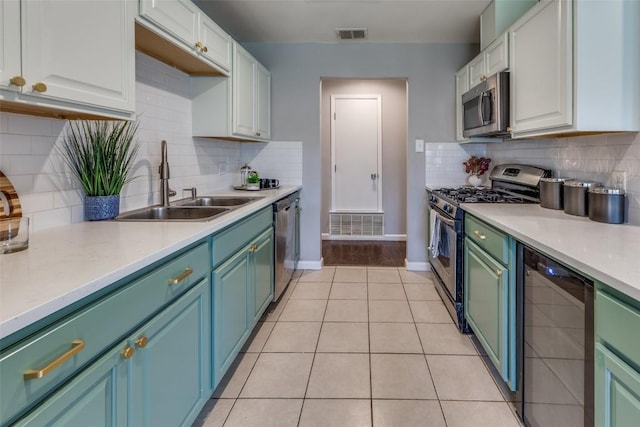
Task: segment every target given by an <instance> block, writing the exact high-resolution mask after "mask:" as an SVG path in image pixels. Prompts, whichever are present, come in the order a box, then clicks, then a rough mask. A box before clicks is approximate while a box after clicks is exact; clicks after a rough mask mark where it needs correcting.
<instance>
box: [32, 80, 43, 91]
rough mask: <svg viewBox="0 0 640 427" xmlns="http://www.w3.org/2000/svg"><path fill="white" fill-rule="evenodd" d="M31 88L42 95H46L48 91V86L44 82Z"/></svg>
mask: <svg viewBox="0 0 640 427" xmlns="http://www.w3.org/2000/svg"><path fill="white" fill-rule="evenodd" d="M31 88H32V89H33V90H34V91H36V92H40V93H45V92H46V91H47V85H46V84H44V83H42V82H38V83H36V84H34V85H33V86H31Z"/></svg>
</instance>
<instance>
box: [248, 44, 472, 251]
mask: <svg viewBox="0 0 640 427" xmlns="http://www.w3.org/2000/svg"><path fill="white" fill-rule="evenodd" d="M243 45H244V46H245V47H246V48H247V49H248V50H249V51H250V52H251V53H252V54H253V55H254V56H255V57H256V58H257V59H258V60H259V61H260V62H261V63H262V64H264V65H265V66H266V67H267V68H268V69H269V70H270V71H271V79H272V80H271V94H272V95H271V119H272V122H271V123H272V139H273V140H275V141H302V142H303V160H302V161H303V177H302V185H303V194H302V208H303V211H302V227H301V228H302V234H301V241H302V248H301V251H302V253H301V258H302V260H304V261H318V260H320V257H321V240H320V224H321V222H320V221H321V194H322V186H321V183H320V182H321V181H320V180H321V179H322V174H321V143H320V79H321V78H322V77H340V78H390V77H392V78H407V79H408V85H409V91H408V102H409V108H408V110H409V118H408V119H409V124H408V125H409V130H408V133H407V135H408V141H407V144H408V145H407V156H408V158H407V260H408V261H409V262H415V263H419V262H426V245H425V241H426V229H427V225H426V220H425V215H424V212H425V202H426V198H425V190H424V177H425V162H424V154H423V153H416V152H415V150H414V141H415V140H416V139H418V138H419V139H424V140H426V141H429V142H449V141H451V142H453V141H455V129H454V127H455V109H454V97H455V77H454V74H455V72H456V71H457V70H458V69H459V68H461V67H462V66H463V65H464V64H466V63H467V62H468V61H469V60H470V59H472V58H473V56H474V55H475V54H476V53H477V52H478V45H461V44H370V43H362V44H358V43H345V44H310V43H304V44H295V43H282V44H280V43H243Z"/></svg>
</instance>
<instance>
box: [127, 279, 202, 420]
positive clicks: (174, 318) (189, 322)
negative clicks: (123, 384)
mask: <svg viewBox="0 0 640 427" xmlns="http://www.w3.org/2000/svg"><path fill="white" fill-rule="evenodd" d="M210 292H211V287H210V286H209V280H208V279H204V280H202V281H201V282H200V283H199V284H198V285H196V286H195V287H194V288H193V289H191V290H190V291H189V292H188V293H187V294H186V295H184V296H183V297H182V298H180V299H179V300H178V301H177V302H175V303H174V304H173V305H172V306H171V307H170V308H168V309H166V310H165V311H163V312H162V313H161V314H160V315H158V316H156V317H155V318H154V319H153V320H152V321H151V322H149V323H147V324H146V325H145V326H144V327H142V328H141V329H139V330H138V332H136V333H134V334H133V335H132V337H131V339H130V344H129V345H130V347H131V348H133V349H134V350H135V354H134V355H133V357H132V358H131V359H129V361H130V362H131V364H132V371H131V372H132V375H131V382H132V384H133V389H132V390H133V392H132V394H131V401H130V408H131V413H130V418H129V420H130V423H129V425H132V426H148V427H155V426H190V425H191V424H192V423H193V420H194V419H195V418H196V417H197V416H198V414H199V413H200V410H201V409H202V407H203V406H204V404H205V403H206V402H207V400H208V399H209V397H210V393H209V390H210V389H209V378H210V369H211V362H210V353H209V349H210V348H211V323H210V319H211V311H210V307H211V305H210V304H211V303H210V301H211V293H210Z"/></svg>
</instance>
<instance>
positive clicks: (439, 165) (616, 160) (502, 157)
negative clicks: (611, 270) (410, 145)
mask: <svg viewBox="0 0 640 427" xmlns="http://www.w3.org/2000/svg"><path fill="white" fill-rule="evenodd" d="M473 154H475V155H480V156H487V157H490V158H491V159H492V161H491V165H492V166H494V165H497V164H505V163H516V164H527V165H534V166H540V167H543V168H546V169H550V170H552V172H553V175H554V176H558V177H565V178H574V179H581V180H591V181H597V182H599V183H601V184H602V185H605V186H613V182H612V181H611V172H612V171H614V170H619V171H626V172H627V206H628V209H627V222H628V223H630V224H636V225H640V133H637V132H631V133H616V134H608V135H606V134H605V135H589V136H579V137H570V138H557V139H537V140H523V141H519V140H514V141H508V142H494V143H487V144H456V143H428V144H425V160H426V161H425V163H426V171H425V174H426V177H425V183H426V185H428V186H433V187H437V186H455V185H462V184H465V179H466V176H467V174H466V173H464V170H463V169H462V162H463V161H464V160H466V159H467V158H469V156H471V155H473Z"/></svg>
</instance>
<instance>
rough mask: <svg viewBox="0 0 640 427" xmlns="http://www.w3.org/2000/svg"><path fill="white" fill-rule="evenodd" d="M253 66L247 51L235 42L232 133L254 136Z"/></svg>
mask: <svg viewBox="0 0 640 427" xmlns="http://www.w3.org/2000/svg"><path fill="white" fill-rule="evenodd" d="M255 67H256V62H255V60H254V59H253V57H252V56H251V55H249V53H248V52H247V51H245V50H244V49H243V48H242V47H240V46H239V45H238V44H237V43H236V44H235V54H234V64H233V103H234V104H233V133H235V134H238V135H245V136H251V137H253V136H255V132H254V129H255V124H256V121H255V108H254V107H255V90H256V88H255Z"/></svg>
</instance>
